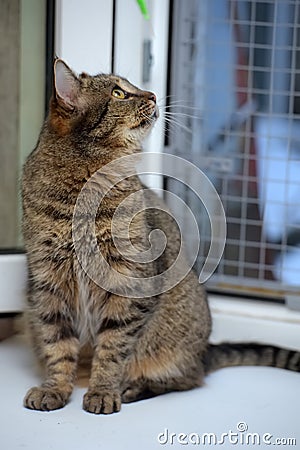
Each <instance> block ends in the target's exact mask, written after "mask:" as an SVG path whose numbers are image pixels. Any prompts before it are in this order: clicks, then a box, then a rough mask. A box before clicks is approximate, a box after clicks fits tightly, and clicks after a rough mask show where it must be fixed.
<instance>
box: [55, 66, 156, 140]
mask: <svg viewBox="0 0 300 450" xmlns="http://www.w3.org/2000/svg"><path fill="white" fill-rule="evenodd" d="M157 117H158V107H157V105H156V96H155V94H153V93H152V92H148V91H143V90H141V89H138V88H137V87H135V86H133V85H132V84H131V83H129V81H127V80H126V79H124V78H121V77H119V76H116V75H104V74H100V75H96V76H90V75H88V74H86V73H82V74H81V75H78V76H77V75H76V74H75V73H74V72H73V71H72V70H71V69H70V68H69V67H68V66H67V64H66V63H65V62H64V61H62V60H61V59H56V60H55V62H54V95H53V97H52V100H51V107H50V124H51V126H52V128H53V129H54V130H55V131H56V132H57V133H58V134H60V135H65V136H66V135H78V136H82V137H84V138H86V139H89V138H91V139H92V140H93V142H100V143H101V142H103V143H106V144H107V143H109V144H114V145H120V146H122V145H132V144H133V145H139V144H140V142H141V140H142V139H143V138H144V137H145V136H146V134H147V133H148V132H149V130H150V129H151V127H152V125H153V123H154V122H155V120H156V119H157Z"/></svg>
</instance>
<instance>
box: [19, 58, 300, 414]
mask: <svg viewBox="0 0 300 450" xmlns="http://www.w3.org/2000/svg"><path fill="white" fill-rule="evenodd" d="M54 80H55V86H54V94H53V98H52V99H51V104H50V113H49V116H48V117H47V119H46V121H45V123H44V126H43V128H42V131H41V134H40V137H39V141H38V144H37V146H36V148H35V149H34V150H33V152H32V153H31V155H30V156H29V157H28V159H27V161H26V163H25V166H24V171H23V182H22V198H23V234H24V239H25V245H26V251H27V261H28V272H29V281H28V314H27V315H28V323H29V329H30V333H31V336H32V341H33V345H34V348H35V350H36V353H37V355H38V357H39V359H40V360H41V361H42V362H43V363H44V365H45V369H46V378H45V380H44V382H43V383H42V384H41V386H39V387H34V388H32V389H30V390H29V391H28V393H27V395H26V397H25V399H24V405H25V406H26V407H28V408H31V409H37V410H46V411H48V410H52V409H56V408H61V407H63V406H64V405H65V404H66V402H67V401H68V399H69V397H70V395H71V392H72V389H73V385H74V382H75V379H76V372H77V366H78V360H79V358H80V351H81V349H82V347H83V346H85V345H87V344H88V345H90V347H91V348H92V354H93V358H92V367H91V373H90V378H89V386H88V390H87V393H86V394H85V396H84V400H83V408H84V409H85V410H86V411H89V412H92V413H104V414H108V413H112V412H116V411H119V410H120V407H121V402H122V401H123V402H128V401H133V400H137V399H139V398H141V397H142V396H143V395H145V393H147V392H151V393H152V394H160V393H163V392H167V391H170V390H184V389H190V388H193V387H196V386H200V385H201V384H202V383H203V377H204V375H205V373H206V372H207V371H208V370H209V369H208V367H209V366H211V368H213V369H215V368H216V367H221V366H224V365H228V364H236V363H237V364H243V363H247V364H248V363H250V364H251V363H252V362H254V363H255V364H256V363H259V358H260V357H261V361H262V362H263V361H264V362H263V363H267V364H269V365H276V362H277V363H278V361H279V359H280V358H279V356H280V353H277V356H276V357H273V356H272V355H271V353H270V351H268V350H265V351H261V350H260V349H258V348H256V351H254V352H253V349H250V348H246V353H245V352H244V350H243V349H242V348H240V347H239V348H238V347H235V348H234V349H231V350H228V348H226V347H224V348H221V347H218V348H213V347H209V348H208V338H209V335H210V331H211V319H210V313H209V309H208V305H207V301H206V295H205V292H204V290H203V288H202V287H201V286H200V285H199V283H198V280H197V278H196V275H195V274H194V273H193V272H189V274H188V275H187V276H186V277H185V278H184V279H183V281H181V282H180V283H179V284H178V285H177V286H175V287H174V288H172V289H170V290H167V291H166V292H164V293H162V294H160V295H158V296H155V297H148V298H130V297H126V296H124V297H121V296H118V295H116V294H112V293H111V292H110V291H109V290H107V291H105V290H103V289H101V288H100V287H99V286H98V285H97V284H95V283H94V282H93V281H92V280H91V279H90V278H89V277H88V276H87V275H86V273H85V272H84V271H83V270H82V268H81V266H80V264H79V262H78V260H77V257H76V254H75V251H74V243H73V240H72V217H73V211H74V206H75V203H76V199H77V197H78V194H79V193H80V191H81V189H82V188H83V186H84V185H85V183H86V182H87V181H88V180H89V178H90V177H91V176H92V174H93V173H95V172H96V171H97V170H99V169H101V167H102V166H103V165H105V164H107V163H109V162H110V161H113V160H115V159H116V158H118V157H120V156H123V155H128V154H133V153H136V152H139V151H140V150H141V142H142V140H143V138H144V137H145V135H146V134H147V133H148V131H149V130H150V128H151V126H152V123H153V122H154V121H155V119H156V116H157V106H156V99H155V96H154V94H152V93H151V92H146V91H141V90H139V89H138V88H136V87H135V86H133V85H131V84H130V83H129V82H128V81H126V80H125V79H123V78H120V77H116V76H114V75H97V76H94V77H92V76H89V75H87V74H81V75H79V76H76V75H75V74H74V73H73V72H72V71H71V69H69V68H68V66H66V64H65V63H64V62H63V61H61V60H56V61H55V64H54ZM115 86H118V89H121V90H123V91H126V93H127V94H126V98H124V99H118V98H115V97H114V96H113V95H112V90H113V89H114V88H115ZM107 181H108V180H107V179H106V178H105V176H104V177H103V179H102V182H103V185H105V183H106V182H107ZM141 188H142V185H141V182H140V180H139V178H138V177H135V176H133V177H131V178H129V179H126V180H123V181H122V182H120V183H119V184H118V185H117V186H116V187H115V188H114V189H113V190H112V191H111V193H110V195H109V196H108V197H107V198H105V199H104V201H103V203H102V204H101V207H100V209H99V211H98V213H97V216H96V222H95V227H96V235H97V243H98V245H99V246H100V247H101V251H102V253H103V254H104V255H105V257H106V259H107V261H108V262H109V263H110V264H111V265H112V266H114V267H115V268H116V269H117V270H119V271H120V272H121V273H125V274H127V275H132V276H134V277H144V276H146V277H148V276H150V275H155V274H157V273H160V272H162V271H164V270H166V268H167V267H169V266H170V265H171V264H172V262H173V261H174V260H175V258H176V256H177V253H178V249H179V246H180V234H179V232H178V229H177V226H176V224H175V222H174V221H173V220H172V219H171V218H170V216H169V215H168V214H167V213H163V212H160V211H159V210H157V211H156V210H153V211H152V212H151V210H147V211H146V212H145V211H144V212H141V213H139V214H137V215H136V216H135V218H134V220H133V221H132V224H131V228H130V236H131V240H132V242H134V245H135V246H136V247H137V248H138V249H139V250H146V249H147V248H148V246H149V242H148V235H149V233H150V232H151V230H153V229H156V228H158V229H162V230H164V231H165V234H166V235H167V236H168V237H169V238H170V239H169V240H168V243H167V247H166V250H165V252H164V255H163V256H161V257H160V258H158V260H156V261H154V262H153V263H149V264H147V265H145V264H141V263H137V262H132V261H127V260H126V259H125V258H123V257H122V255H120V254H119V253H118V251H117V249H116V247H115V244H114V242H113V239H112V232H111V220H112V217H113V214H114V212H115V211H116V208H117V207H118V205H119V203H120V202H121V201H122V200H123V199H124V198H126V197H128V196H129V195H130V194H132V193H134V192H137V191H139V190H140V189H141ZM147 196H148V197H147ZM147 198H148V200H149V199H150V200H151V202H152V203H151V204H152V205H153V202H154V203H156V204H157V205H158V206H159V205H162V201H161V200H159V199H158V198H156V196H155V194H151V193H149V191H148V192H147V194H145V201H146V202H147ZM128 209H129V210H130V207H129V208H128ZM129 210H128V211H127V210H125V211H124V218H126V217H125V216H126V215H128V214H130V211H129ZM86 214H87V215H88V214H89V205H88V204H87V209H86ZM85 238H86V236H85V235H84V233H83V234H82V235H81V236H80V239H82V241H83V242H84V241H85ZM102 270H104V269H103V268H102V267H101V266H92V267H91V271H92V274H94V275H97V273H101V271H102ZM104 275H105V274H104ZM107 276H108V275H107ZM109 282H110V283H111V288H112V290H113V288H114V287H115V286H114V283H117V280H115V279H114V278H109ZM207 348H208V350H207ZM241 354H244V355H245V354H246V356H244V357H241V356H240V355H241ZM214 355H217V356H216V357H215V356H214ZM247 355H248V356H249V355H250V356H251V357H247ZM257 355H258V356H257ZM278 358H279V359H278ZM291 358H292V360H291V361H292V362H288V361H287V360H285V361H284V363H282V365H283V366H284V367H286V368H291V369H293V370H299V354H298V360H297V361H296V356H295V354H293V355H292V356H291ZM282 361H283V359H282ZM203 362H205V365H204V364H203ZM280 364H281V363H280ZM280 364H279V366H282V365H280Z"/></svg>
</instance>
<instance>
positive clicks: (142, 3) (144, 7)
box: [136, 0, 150, 20]
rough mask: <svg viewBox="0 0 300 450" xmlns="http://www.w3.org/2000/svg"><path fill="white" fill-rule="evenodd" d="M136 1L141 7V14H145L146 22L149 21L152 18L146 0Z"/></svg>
mask: <svg viewBox="0 0 300 450" xmlns="http://www.w3.org/2000/svg"><path fill="white" fill-rule="evenodd" d="M136 1H137V4H138V5H139V7H140V10H141V13H142V14H143V16H144V18H145V19H146V20H149V19H150V16H149V12H148V8H147V4H146V1H145V0H136Z"/></svg>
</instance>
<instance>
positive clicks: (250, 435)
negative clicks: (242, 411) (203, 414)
mask: <svg viewBox="0 0 300 450" xmlns="http://www.w3.org/2000/svg"><path fill="white" fill-rule="evenodd" d="M248 428H249V427H248V424H247V423H246V422H238V423H237V425H236V429H235V430H229V431H227V432H224V433H219V434H217V433H183V432H180V433H174V432H171V431H170V430H169V429H168V428H165V429H164V431H163V432H162V433H159V434H158V436H157V442H158V443H159V444H160V445H162V446H166V445H168V446H169V445H171V446H173V445H176V446H177V445H178V444H179V445H183V446H188V445H193V446H196V445H199V446H200V445H202V446H203V445H205V446H207V445H208V446H210V445H211V446H217V445H226V446H227V447H228V445H232V446H234V447H235V446H236V445H239V446H243V445H245V446H246V447H250V446H257V445H272V446H275V445H280V446H294V447H295V446H296V438H291V437H275V436H274V435H273V434H271V433H256V432H250V431H248Z"/></svg>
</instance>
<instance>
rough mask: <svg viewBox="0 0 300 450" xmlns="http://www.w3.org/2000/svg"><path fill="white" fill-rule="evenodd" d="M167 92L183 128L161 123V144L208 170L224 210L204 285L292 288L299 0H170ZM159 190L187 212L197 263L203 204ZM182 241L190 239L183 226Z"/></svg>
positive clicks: (297, 195) (204, 243) (298, 257)
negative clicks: (223, 228)
mask: <svg viewBox="0 0 300 450" xmlns="http://www.w3.org/2000/svg"><path fill="white" fill-rule="evenodd" d="M170 94H171V95H170V107H172V108H173V111H174V112H175V113H177V116H175V117H177V118H180V121H181V123H182V124H183V125H184V127H182V128H180V127H179V126H178V127H173V128H172V127H171V128H170V130H169V134H168V141H167V144H168V149H169V151H170V152H172V153H173V154H176V155H179V156H182V157H184V158H186V159H189V160H190V161H192V162H193V163H195V164H196V165H197V166H198V167H200V168H201V169H202V170H203V171H204V172H205V173H206V174H207V175H208V176H209V178H210V179H211V181H212V182H213V183H214V185H215V187H216V188H217V190H218V192H219V194H220V197H221V199H222V202H223V205H224V208H225V211H226V216H227V226H228V235H227V243H226V247H225V252H224V256H223V258H222V260H221V262H220V265H219V268H218V271H217V272H216V273H215V274H214V276H213V277H212V278H211V280H210V285H211V286H212V287H214V288H222V289H230V290H231V291H232V290H233V291H244V292H248V293H258V294H260V295H261V294H263V295H270V296H272V297H282V296H286V295H290V294H291V293H294V294H297V292H299V286H300V176H299V175H300V120H299V118H300V2H299V1H298V0H257V1H249V0H201V2H200V1H198V0H187V1H185V2H182V1H180V0H174V2H173V41H172V61H171V90H170ZM172 105H173V106H172ZM168 189H170V190H171V191H173V192H176V193H177V194H178V195H180V196H181V197H183V198H184V199H185V200H186V202H187V203H188V204H189V205H192V207H193V208H192V209H193V212H194V213H195V215H196V217H197V220H198V223H199V227H200V233H201V251H200V255H199V258H198V261H197V266H198V269H199V268H200V267H201V266H202V265H203V260H204V258H205V255H206V254H207V250H208V246H209V242H210V224H209V220H208V217H206V215H205V208H203V207H201V205H199V204H197V201H196V200H195V199H194V198H193V195H192V194H191V193H190V192H189V190H188V189H187V188H186V187H184V186H182V185H176V182H175V181H174V180H168ZM187 228H188V227H187ZM186 239H187V241H189V242H190V243H191V244H190V245H193V244H192V240H193V238H192V236H190V235H189V233H188V230H187V237H186ZM189 242H187V243H188V244H189Z"/></svg>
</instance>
